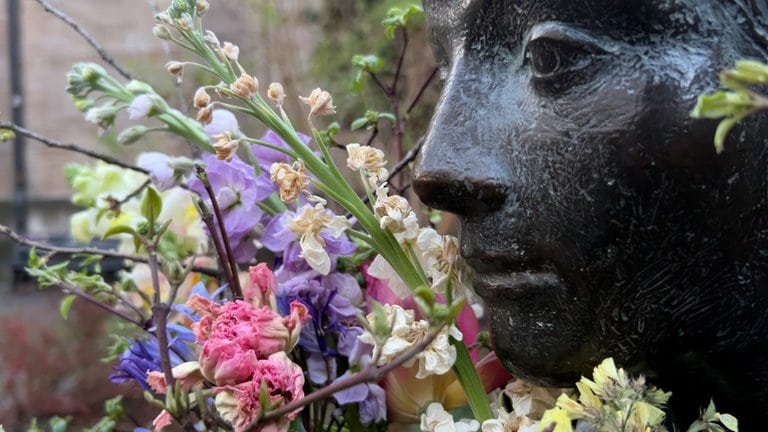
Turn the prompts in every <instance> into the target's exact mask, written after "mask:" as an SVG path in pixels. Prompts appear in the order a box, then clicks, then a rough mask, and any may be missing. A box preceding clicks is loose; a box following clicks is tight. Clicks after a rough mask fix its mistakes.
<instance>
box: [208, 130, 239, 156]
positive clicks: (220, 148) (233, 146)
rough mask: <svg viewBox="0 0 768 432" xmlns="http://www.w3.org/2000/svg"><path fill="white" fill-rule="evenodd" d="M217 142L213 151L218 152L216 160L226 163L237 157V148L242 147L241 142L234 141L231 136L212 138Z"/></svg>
mask: <svg viewBox="0 0 768 432" xmlns="http://www.w3.org/2000/svg"><path fill="white" fill-rule="evenodd" d="M212 138H213V139H215V140H216V142H214V143H213V149H214V150H215V151H216V158H217V159H219V160H224V161H227V162H229V161H231V160H232V157H234V156H235V152H236V151H237V148H238V147H239V146H240V140H238V139H232V137H230V136H229V134H225V133H223V134H218V135H215V136H213V137H212Z"/></svg>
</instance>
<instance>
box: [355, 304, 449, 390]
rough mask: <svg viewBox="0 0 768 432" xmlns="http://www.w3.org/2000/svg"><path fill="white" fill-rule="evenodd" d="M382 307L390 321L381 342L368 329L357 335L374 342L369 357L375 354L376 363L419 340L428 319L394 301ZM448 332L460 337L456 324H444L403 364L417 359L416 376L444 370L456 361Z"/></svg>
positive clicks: (387, 360) (444, 371) (366, 340)
mask: <svg viewBox="0 0 768 432" xmlns="http://www.w3.org/2000/svg"><path fill="white" fill-rule="evenodd" d="M384 310H385V311H386V313H387V322H388V323H390V325H391V334H390V337H389V338H387V339H386V341H384V343H383V344H379V341H378V340H377V338H376V337H375V336H374V335H373V334H372V333H370V332H367V331H366V332H365V333H363V335H361V336H360V340H361V341H363V342H365V343H368V344H371V345H373V346H374V348H373V357H374V358H378V364H379V365H384V364H387V363H389V362H390V361H392V360H393V359H394V358H395V357H397V356H399V355H400V354H402V353H403V352H405V351H406V350H408V349H409V348H411V347H413V346H414V345H416V344H417V343H419V342H420V341H421V340H422V339H424V338H425V337H426V336H427V333H428V332H429V329H430V325H429V322H427V321H426V320H418V321H417V320H414V317H413V311H412V310H405V309H403V308H402V307H401V306H398V305H384ZM367 318H368V321H369V322H370V323H371V324H373V322H374V314H373V313H371V314H368V317H367ZM449 336H452V337H453V338H454V339H456V340H461V339H462V334H461V332H460V331H459V329H458V328H456V326H454V325H450V326H444V327H443V328H442V329H441V330H440V332H439V333H438V334H437V336H436V337H435V338H434V340H433V341H432V342H431V343H430V344H429V345H427V347H426V348H424V350H423V351H421V352H419V353H418V354H416V355H415V356H413V358H411V359H409V360H408V361H407V362H405V363H403V365H404V366H406V367H410V366H411V365H413V363H414V362H418V372H417V373H416V379H422V378H425V377H427V376H430V375H432V374H435V375H442V374H444V373H446V372H448V371H449V370H450V369H451V367H452V366H453V364H454V363H455V362H456V347H454V346H453V345H451V343H450V341H449V338H448V337H449Z"/></svg>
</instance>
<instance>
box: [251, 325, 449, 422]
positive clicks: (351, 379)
mask: <svg viewBox="0 0 768 432" xmlns="http://www.w3.org/2000/svg"><path fill="white" fill-rule="evenodd" d="M442 328H443V327H442V326H440V327H438V328H437V329H434V330H432V331H431V332H429V333H427V334H426V335H425V336H424V338H423V339H422V340H421V341H420V342H419V343H417V344H416V345H414V346H412V347H411V348H409V349H408V350H406V351H405V352H403V353H402V354H400V355H399V356H397V357H396V358H395V359H393V360H392V361H391V362H389V363H387V364H385V365H384V366H375V365H374V364H373V363H369V364H368V365H367V366H365V367H364V368H363V369H362V370H361V371H360V372H357V373H355V374H353V375H350V376H348V377H346V378H343V379H340V380H337V381H335V382H333V383H331V384H329V385H327V386H325V387H322V388H320V389H318V390H316V391H314V392H312V393H310V394H308V395H307V396H305V397H304V398H303V399H299V400H296V401H293V402H291V403H289V404H286V405H283V406H281V407H280V408H277V409H275V410H272V411H269V412H267V413H266V414H264V417H262V418H261V419H259V420H258V421H256V422H255V423H254V424H251V425H250V426H249V427H247V428H246V430H254V428H255V427H256V426H258V424H259V423H260V422H262V421H264V420H270V419H273V418H275V417H280V416H283V415H285V414H288V413H290V412H292V411H295V410H297V409H299V408H302V407H304V406H306V405H309V404H311V403H313V402H316V401H319V400H321V399H324V398H328V397H331V396H332V395H333V394H334V393H336V392H339V391H341V390H344V389H347V388H350V387H352V386H355V385H357V384H362V383H367V382H374V383H375V382H379V381H381V379H382V378H384V375H386V374H388V373H389V372H391V371H392V370H394V369H395V368H397V367H398V366H400V365H402V364H403V363H405V362H407V361H408V360H410V359H411V358H412V357H413V356H415V355H416V354H418V353H420V352H422V351H424V349H425V348H427V347H428V346H429V344H430V343H432V341H433V340H434V339H435V338H436V337H437V335H438V334H439V333H440V330H441V329H442Z"/></svg>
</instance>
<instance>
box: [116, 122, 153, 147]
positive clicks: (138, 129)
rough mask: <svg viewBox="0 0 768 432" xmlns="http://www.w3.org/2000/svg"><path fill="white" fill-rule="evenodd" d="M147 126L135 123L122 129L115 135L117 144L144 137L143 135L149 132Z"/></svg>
mask: <svg viewBox="0 0 768 432" xmlns="http://www.w3.org/2000/svg"><path fill="white" fill-rule="evenodd" d="M149 130H150V129H149V128H148V127H146V126H143V125H136V126H132V127H129V128H128V129H123V131H122V132H120V134H119V135H118V136H117V142H118V144H123V145H129V144H133V143H135V142H136V141H138V140H140V139H141V138H143V137H144V135H146V134H147V132H149Z"/></svg>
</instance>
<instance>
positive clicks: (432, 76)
mask: <svg viewBox="0 0 768 432" xmlns="http://www.w3.org/2000/svg"><path fill="white" fill-rule="evenodd" d="M439 70H440V68H438V67H437V66H435V67H434V69H432V73H430V74H429V76H428V77H427V79H426V80H425V81H424V83H423V84H422V85H421V87H420V88H419V91H418V93H416V96H415V97H414V98H413V100H412V101H411V104H410V105H408V109H407V110H405V114H406V115H408V114H410V113H411V111H413V108H415V107H416V104H417V103H418V102H419V100H421V97H422V96H423V95H424V92H425V91H426V90H427V88H428V87H429V84H431V83H432V80H433V79H435V76H437V71H439Z"/></svg>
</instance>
